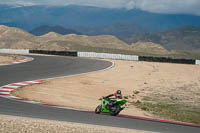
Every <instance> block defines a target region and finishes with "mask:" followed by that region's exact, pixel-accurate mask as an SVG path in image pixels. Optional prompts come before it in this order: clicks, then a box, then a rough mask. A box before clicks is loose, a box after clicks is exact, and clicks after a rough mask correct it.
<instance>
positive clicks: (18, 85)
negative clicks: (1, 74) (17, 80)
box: [11, 84, 22, 87]
mask: <svg viewBox="0 0 200 133" xmlns="http://www.w3.org/2000/svg"><path fill="white" fill-rule="evenodd" d="M11 86H17V87H21V86H22V85H20V84H11Z"/></svg>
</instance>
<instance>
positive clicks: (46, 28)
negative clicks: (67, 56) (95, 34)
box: [29, 25, 81, 36]
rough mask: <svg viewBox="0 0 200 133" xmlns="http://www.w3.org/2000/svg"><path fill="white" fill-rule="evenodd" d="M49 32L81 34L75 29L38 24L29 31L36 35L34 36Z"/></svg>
mask: <svg viewBox="0 0 200 133" xmlns="http://www.w3.org/2000/svg"><path fill="white" fill-rule="evenodd" d="M49 32H56V33H58V34H62V35H66V34H81V33H79V32H77V31H75V30H72V29H66V28H64V27H62V26H47V25H44V26H39V27H37V28H35V29H33V30H31V31H30V32H29V33H31V34H33V35H36V36H41V35H44V34H47V33H49Z"/></svg>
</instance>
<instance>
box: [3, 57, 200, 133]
mask: <svg viewBox="0 0 200 133" xmlns="http://www.w3.org/2000/svg"><path fill="white" fill-rule="evenodd" d="M33 58H35V60H34V61H32V62H28V63H22V64H17V65H9V66H0V86H3V85H7V84H10V83H15V82H21V81H28V80H37V79H43V78H51V77H57V76H66V75H72V74H78V73H84V72H90V71H95V70H100V69H104V68H107V67H109V66H110V65H111V63H110V62H105V61H96V60H91V59H85V58H74V57H73V58H70V57H54V56H53V57H52V56H51V57H48V56H46V57H41V56H33ZM55 100H56V99H55ZM0 114H6V115H14V116H24V117H32V118H41V119H49V120H58V121H68V122H77V123H86V124H95V125H104V126H113V127H122V128H129V129H139V130H147V131H154V132H162V133H188V132H190V133H199V132H200V128H199V127H191V126H184V125H178V124H170V123H162V122H155V121H148V120H140V119H133V118H123V117H113V116H108V115H96V114H94V113H92V112H81V111H74V110H69V109H59V108H53V107H47V106H40V105H36V104H28V103H23V102H19V101H14V100H9V99H5V98H1V97H0Z"/></svg>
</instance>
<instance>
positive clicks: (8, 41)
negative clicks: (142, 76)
mask: <svg viewBox="0 0 200 133" xmlns="http://www.w3.org/2000/svg"><path fill="white" fill-rule="evenodd" d="M146 44H147V43H146ZM146 44H139V45H138V44H137V46H136V45H135V47H134V46H130V45H128V44H127V43H125V42H123V41H121V40H119V39H118V38H116V37H114V36H112V35H98V36H87V35H76V34H68V35H61V34H58V33H55V32H49V33H47V34H45V35H42V36H34V35H32V34H29V33H27V32H25V31H23V30H21V29H18V28H11V27H7V26H0V48H15V49H38V50H56V51H64V50H75V51H89V52H104V53H106V52H108V53H123V54H140V53H142V54H155V51H152V50H150V49H152V48H156V49H157V50H156V54H158V55H159V54H162V55H166V54H168V52H167V50H164V48H163V49H159V48H160V47H161V46H159V45H157V44H153V43H151V44H147V45H146ZM149 46H150V47H149ZM140 47H141V48H140ZM163 51H164V52H163Z"/></svg>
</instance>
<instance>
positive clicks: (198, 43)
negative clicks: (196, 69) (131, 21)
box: [124, 26, 200, 50]
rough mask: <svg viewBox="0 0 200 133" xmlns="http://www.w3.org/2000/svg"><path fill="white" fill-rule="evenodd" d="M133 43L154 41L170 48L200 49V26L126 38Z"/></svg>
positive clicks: (183, 27) (126, 40)
mask: <svg viewBox="0 0 200 133" xmlns="http://www.w3.org/2000/svg"><path fill="white" fill-rule="evenodd" d="M124 41H125V42H127V43H129V44H132V43H136V42H153V43H157V44H161V45H162V46H164V47H165V48H167V49H169V50H200V28H198V27H194V26H182V27H179V28H174V29H170V30H167V31H165V32H158V33H145V34H137V35H133V36H131V37H128V38H126V39H124Z"/></svg>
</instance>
